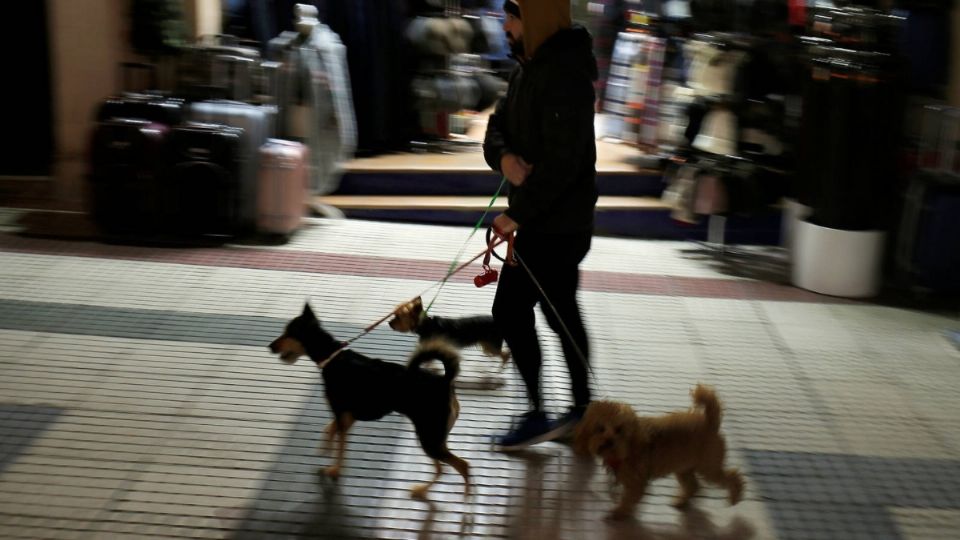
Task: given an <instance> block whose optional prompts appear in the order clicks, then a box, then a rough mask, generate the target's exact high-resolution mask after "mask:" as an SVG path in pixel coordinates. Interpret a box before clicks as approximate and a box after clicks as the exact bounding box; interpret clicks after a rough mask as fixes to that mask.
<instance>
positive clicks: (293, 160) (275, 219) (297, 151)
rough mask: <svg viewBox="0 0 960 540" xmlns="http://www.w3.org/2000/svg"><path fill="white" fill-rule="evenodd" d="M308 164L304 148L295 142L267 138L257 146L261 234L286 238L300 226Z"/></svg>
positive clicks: (306, 186) (258, 212)
mask: <svg viewBox="0 0 960 540" xmlns="http://www.w3.org/2000/svg"><path fill="white" fill-rule="evenodd" d="M307 163H308V153H307V147H306V146H304V145H302V144H300V143H298V142H292V141H284V140H280V139H270V140H268V141H267V143H266V144H264V145H263V146H262V147H260V177H259V179H258V183H259V186H258V194H259V198H258V202H257V229H258V230H259V231H260V232H263V233H268V234H278V235H289V234H291V233H293V232H294V231H296V230H297V228H298V227H299V226H300V222H301V220H302V218H303V214H304V208H305V206H306V203H307V195H308V189H309V186H308V184H309V179H310V175H309V170H308V168H307Z"/></svg>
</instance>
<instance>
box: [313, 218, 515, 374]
mask: <svg viewBox="0 0 960 540" xmlns="http://www.w3.org/2000/svg"><path fill="white" fill-rule="evenodd" d="M491 204H493V203H492V202H491ZM504 242H507V243H508V247H509V249H510V250H512V248H513V238H512V236H511V238H510V239H509V240H504V239H503V238H496V239H494V241H492V242H490V243H489V244H488V245H487V247H486V248H484V250H483V251H481V252H480V253H477V254H476V255H475V256H474V257H473V258H472V259H470V260H469V261H467V262H465V263H463V264H461V265H460V266H457V267H456V268H451V269H450V270H448V271H447V275H446V276H444V278H443V279H442V280H440V281H438V282H436V283H434V284H433V285H431V286H429V287H427V289H426V290H424V291H423V292H422V293H420V294H419V295H417V296H420V297H422V296H423V295H425V294H427V293H428V292H430V291H431V290H432V289H433V288H434V287H437V286H438V285H439V286H440V287H443V284H444V283H446V282H447V281H448V280H449V279H450V278H451V277H452V276H453V275H454V274H457V273H459V272H461V271H462V270H463V269H464V268H466V267H468V266H470V265H471V264H473V263H474V262H476V261H477V259H479V258H480V257H484V260H485V261H486V264H487V265H489V261H490V253H491V252H492V251H493V248H495V247H497V246H499V245H500V244H502V243H504ZM508 253H509V251H508ZM437 294H439V292H438V293H437ZM417 296H414V297H413V298H416V297H417ZM413 298H411V300H413ZM401 305H402V304H401ZM396 313H397V309H396V308H394V309H393V310H391V311H390V313H387V314H386V315H384V316H383V317H381V318H380V319H379V320H377V321H376V322H374V323H372V324H370V325H368V326H367V327H366V328H364V329H363V331H362V332H360V333H359V334H357V335H355V336H353V337H352V338H350V339H348V340H347V341H343V342H341V343H340V348H339V349H337V350H335V351H333V353H331V354H330V356H328V357H327V358H326V359H324V360H323V361H321V362H317V367H318V368H320V369H323V368H324V367H326V365H327V364H329V363H330V361H331V360H333V359H334V358H336V357H337V355H339V354H340V353H341V352H343V351H344V350H345V349H346V348H347V347H349V346H350V345H351V344H352V343H353V342H354V341H357V340H358V339H360V338H362V337H363V336H365V335H367V334H369V333H370V332H372V331H373V329H374V328H376V327H378V326H380V325H381V324H383V322H384V321H386V320H387V319H389V318H390V317H392V316H394V315H396Z"/></svg>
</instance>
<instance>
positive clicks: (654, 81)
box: [602, 32, 666, 145]
mask: <svg viewBox="0 0 960 540" xmlns="http://www.w3.org/2000/svg"><path fill="white" fill-rule="evenodd" d="M665 54H666V41H665V40H663V39H661V38H658V37H655V36H651V35H647V34H638V33H629V32H621V33H620V35H619V36H618V37H617V43H616V45H615V46H614V51H613V59H612V62H611V67H610V77H609V79H608V80H607V87H606V98H605V101H604V106H603V110H604V113H606V114H607V121H606V124H605V126H604V127H603V131H602V134H603V135H604V136H606V137H611V138H614V139H619V140H623V141H627V142H634V143H642V144H647V145H656V144H657V142H658V137H657V132H658V126H659V112H660V108H659V103H660V87H661V84H662V75H663V60H664V56H665Z"/></svg>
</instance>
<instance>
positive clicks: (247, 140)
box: [190, 100, 276, 233]
mask: <svg viewBox="0 0 960 540" xmlns="http://www.w3.org/2000/svg"><path fill="white" fill-rule="evenodd" d="M190 119H191V120H192V121H194V122H200V123H207V124H220V125H224V126H231V127H234V128H239V129H241V130H242V135H241V137H240V139H241V140H240V143H239V144H240V146H239V153H238V155H237V160H238V162H239V169H238V171H237V182H238V189H239V193H240V203H239V204H240V213H239V227H240V231H239V232H241V233H243V232H252V231H253V230H254V228H255V226H256V215H257V174H258V171H259V169H260V147H261V146H263V144H264V143H265V142H267V139H268V138H269V137H271V136H272V135H273V133H272V131H273V124H274V122H275V119H276V107H274V106H272V105H251V104H249V103H240V102H236V101H226V100H210V101H201V102H197V103H193V104H191V105H190Z"/></svg>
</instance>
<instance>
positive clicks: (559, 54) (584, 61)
mask: <svg viewBox="0 0 960 540" xmlns="http://www.w3.org/2000/svg"><path fill="white" fill-rule="evenodd" d="M524 33H526V27H524ZM533 60H535V61H537V62H540V61H548V62H551V63H553V62H561V63H563V64H564V65H566V66H569V69H571V70H573V69H578V70H580V71H582V72H583V73H585V74H586V75H587V76H588V77H589V78H590V80H591V81H596V80H597V78H598V71H597V59H596V57H594V55H593V37H592V36H591V35H590V32H588V31H587V29H586V28H584V27H582V26H579V25H574V26H571V27H570V28H564V29H562V30H559V31H557V32H556V33H554V34H553V35H551V36H550V37H548V38H547V40H546V41H544V42H543V43H541V44H540V47H539V48H538V50H537V53H536V55H535V56H534V57H533Z"/></svg>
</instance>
